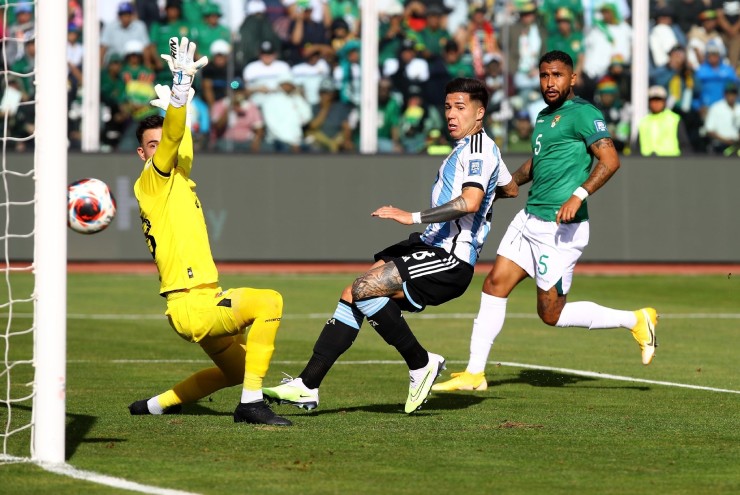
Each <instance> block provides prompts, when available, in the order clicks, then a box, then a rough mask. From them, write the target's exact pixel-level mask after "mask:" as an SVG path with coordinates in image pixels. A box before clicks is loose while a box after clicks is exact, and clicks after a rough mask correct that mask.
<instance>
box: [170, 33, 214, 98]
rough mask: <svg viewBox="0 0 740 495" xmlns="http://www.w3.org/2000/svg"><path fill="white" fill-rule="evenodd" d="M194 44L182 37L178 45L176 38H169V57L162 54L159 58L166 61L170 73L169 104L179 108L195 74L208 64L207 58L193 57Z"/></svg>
mask: <svg viewBox="0 0 740 495" xmlns="http://www.w3.org/2000/svg"><path fill="white" fill-rule="evenodd" d="M195 49H196V46H195V43H194V42H192V41H189V40H188V39H187V38H185V37H183V38H182V40H180V42H179V43H178V41H177V38H175V37H172V38H170V53H169V55H165V54H162V55H161V57H162V58H163V59H164V60H166V61H167V65H168V66H169V67H170V71H171V72H172V98H171V99H170V104H171V105H173V106H176V107H181V106H182V105H184V104H185V101H186V98H187V95H188V93H189V90H190V85H191V84H192V83H193V78H194V77H195V73H196V72H198V70H199V69H201V68H202V67H204V66H205V65H206V64H207V63H208V57H201V58H199V59H198V60H193V58H194V57H195Z"/></svg>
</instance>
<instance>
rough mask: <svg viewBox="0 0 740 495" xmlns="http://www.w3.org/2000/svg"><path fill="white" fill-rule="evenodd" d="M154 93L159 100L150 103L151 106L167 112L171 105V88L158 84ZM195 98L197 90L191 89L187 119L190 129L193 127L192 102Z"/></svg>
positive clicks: (186, 122) (186, 123)
mask: <svg viewBox="0 0 740 495" xmlns="http://www.w3.org/2000/svg"><path fill="white" fill-rule="evenodd" d="M154 92H155V93H157V96H158V98H157V99H156V100H152V101H150V102H149V104H150V105H151V106H153V107H157V108H161V109H162V110H164V111H165V112H166V111H167V107H168V106H169V105H170V95H171V94H172V92H171V91H170V87H169V86H167V85H166V84H157V85H156V86H154ZM193 96H195V90H194V89H193V88H190V90H189V91H188V101H187V117H186V120H185V125H187V126H188V127H189V128H190V127H192V126H191V123H192V119H191V115H190V113H191V108H190V102H191V101H193Z"/></svg>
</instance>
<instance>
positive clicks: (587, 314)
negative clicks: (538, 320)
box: [556, 301, 637, 330]
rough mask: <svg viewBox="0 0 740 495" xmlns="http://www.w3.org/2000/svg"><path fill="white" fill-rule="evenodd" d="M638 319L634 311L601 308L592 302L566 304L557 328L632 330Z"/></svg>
mask: <svg viewBox="0 0 740 495" xmlns="http://www.w3.org/2000/svg"><path fill="white" fill-rule="evenodd" d="M635 325H637V317H636V316H635V313H633V312H632V311H623V310H620V309H612V308H607V307H604V306H599V305H598V304H596V303H593V302H590V301H578V302H572V303H566V305H565V306H564V307H563V311H562V312H561V313H560V318H559V319H558V323H557V325H556V326H558V327H583V328H588V329H589V330H593V329H597V328H619V327H622V328H632V327H634V326H635Z"/></svg>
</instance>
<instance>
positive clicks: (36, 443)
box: [0, 0, 67, 463]
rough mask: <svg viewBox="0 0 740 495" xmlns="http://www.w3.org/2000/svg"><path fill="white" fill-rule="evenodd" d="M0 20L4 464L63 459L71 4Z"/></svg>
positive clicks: (19, 4) (53, 2)
mask: <svg viewBox="0 0 740 495" xmlns="http://www.w3.org/2000/svg"><path fill="white" fill-rule="evenodd" d="M0 23H1V24H0V27H1V28H2V32H1V34H2V45H1V47H0V48H1V49H2V51H1V52H0V64H1V65H0V69H1V71H0V117H2V136H0V140H1V142H2V151H1V156H0V178H1V179H2V184H1V185H0V222H1V223H0V239H1V240H2V242H1V243H0V256H2V258H3V260H2V263H1V264H0V274H1V275H2V281H1V282H0V326H1V328H0V353H1V354H0V441H1V442H2V452H0V462H13V461H22V460H28V459H31V460H34V461H40V462H50V463H62V462H64V438H65V437H64V427H65V416H64V415H65V386H66V366H65V359H66V255H67V250H66V244H67V243H66V239H67V237H66V235H67V232H66V190H67V189H66V184H67V177H66V176H67V95H66V87H67V63H66V30H67V2H66V1H61V0H35V1H34V0H0ZM28 219H32V220H28ZM28 253H33V254H32V259H28V258H29V254H28Z"/></svg>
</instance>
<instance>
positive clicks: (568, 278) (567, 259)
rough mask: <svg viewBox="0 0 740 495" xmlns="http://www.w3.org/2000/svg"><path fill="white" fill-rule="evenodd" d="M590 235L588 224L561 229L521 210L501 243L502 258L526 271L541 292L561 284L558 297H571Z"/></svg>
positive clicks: (581, 223)
mask: <svg viewBox="0 0 740 495" xmlns="http://www.w3.org/2000/svg"><path fill="white" fill-rule="evenodd" d="M588 234H589V224H588V221H585V222H580V223H561V224H560V225H558V224H557V223H555V222H548V221H545V220H542V219H541V218H538V217H536V216H534V215H530V214H528V213H526V212H525V211H524V210H521V211H520V212H519V213H517V214H516V216H515V217H514V219H513V220H512V221H511V223H510V224H509V228H508V229H507V230H506V234H504V237H503V239H501V244H499V247H498V254H499V255H500V256H503V257H504V258H508V259H510V260H511V261H513V262H514V263H516V264H517V265H519V266H520V267H522V269H524V271H526V272H527V274H528V275H529V276H530V277H532V278H533V279H535V282H536V283H537V287H539V288H540V289H542V290H546V291H547V290H550V289H551V288H552V287H553V286H555V285H556V284H557V285H558V293H559V294H567V293H568V291H569V290H570V285H571V282H572V281H573V270H574V269H575V266H576V262H577V261H578V258H580V257H581V254H583V249H584V248H585V247H586V246H587V245H588Z"/></svg>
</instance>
